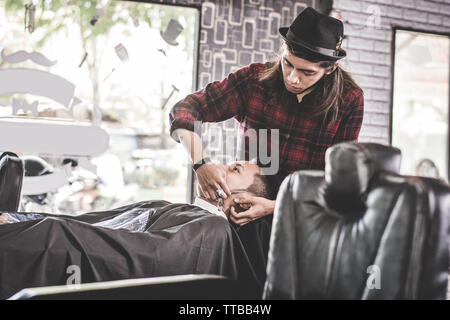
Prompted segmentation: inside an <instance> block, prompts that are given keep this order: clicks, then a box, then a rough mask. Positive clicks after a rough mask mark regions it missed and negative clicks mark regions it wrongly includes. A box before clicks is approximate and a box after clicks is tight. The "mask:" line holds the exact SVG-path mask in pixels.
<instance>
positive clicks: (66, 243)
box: [0, 162, 270, 298]
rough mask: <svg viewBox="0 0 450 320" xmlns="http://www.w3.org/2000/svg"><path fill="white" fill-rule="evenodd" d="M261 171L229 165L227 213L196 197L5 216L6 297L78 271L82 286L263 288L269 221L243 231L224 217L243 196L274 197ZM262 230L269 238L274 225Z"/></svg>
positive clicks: (1, 246)
mask: <svg viewBox="0 0 450 320" xmlns="http://www.w3.org/2000/svg"><path fill="white" fill-rule="evenodd" d="M260 173H261V172H260V168H259V167H258V166H257V165H255V164H251V163H249V162H239V163H234V164H232V165H230V166H228V168H227V183H228V186H229V187H230V189H231V190H232V191H234V192H235V193H236V194H235V195H232V196H231V197H228V198H227V199H226V200H224V201H223V204H222V205H219V207H222V208H218V207H217V205H218V203H217V201H209V200H206V199H202V198H197V199H196V201H195V202H194V204H193V205H189V204H172V203H169V202H167V201H144V202H139V203H135V204H131V205H127V206H124V207H121V208H117V209H112V210H108V211H102V212H91V213H86V214H83V215H80V216H75V217H73V216H61V215H50V214H40V213H17V212H15V213H3V214H2V215H1V218H0V219H1V221H2V222H3V224H2V225H1V226H0V286H1V287H0V298H8V297H10V296H11V295H13V294H14V293H16V292H17V291H19V290H20V289H23V288H27V287H34V286H48V285H63V284H67V283H68V282H67V281H68V279H69V278H70V274H69V273H68V270H73V268H74V266H75V267H77V268H79V270H80V273H81V274H80V279H81V282H82V283H87V282H97V281H110V280H118V279H129V278H140V277H154V276H167V275H179V274H219V275H224V276H227V277H230V278H233V279H238V280H242V281H245V282H247V283H250V285H254V286H255V287H258V288H260V287H262V284H263V281H264V280H265V265H261V266H258V264H259V263H261V262H262V263H263V264H265V258H263V259H262V260H261V259H260V258H259V256H258V255H257V257H258V258H257V259H256V260H255V259H254V258H253V257H252V256H253V255H254V254H255V252H251V251H252V250H253V249H254V248H259V247H261V245H259V244H258V243H256V244H254V243H250V242H251V241H254V242H259V241H260V240H259V239H257V237H258V236H259V234H260V233H261V227H259V225H260V224H261V223H263V221H255V223H254V224H253V222H251V223H248V224H247V225H245V226H243V227H240V226H237V225H234V224H233V223H228V221H227V219H226V217H227V216H228V215H229V214H230V212H231V208H232V207H233V206H235V205H236V203H235V202H234V199H235V198H236V196H237V195H239V194H241V193H244V194H249V195H251V196H257V197H267V196H269V193H268V190H270V188H269V186H268V185H267V180H266V179H265V177H264V176H261V175H260ZM235 207H237V206H235ZM220 209H221V210H220ZM240 210H243V209H242V208H241V209H240ZM264 225H265V224H264ZM263 229H264V230H265V232H264V234H265V237H264V239H268V237H269V234H270V226H269V227H267V226H266V227H264V228H263ZM246 230H249V232H247V231H246ZM241 235H245V236H244V237H242V236H241ZM255 237H256V238H255ZM241 238H242V239H241ZM266 246H267V245H264V248H265V247H266ZM264 251H265V250H264ZM256 253H257V254H258V252H257V250H256ZM265 254H266V253H265ZM265 254H263V255H265ZM261 270H263V271H264V272H263V274H261Z"/></svg>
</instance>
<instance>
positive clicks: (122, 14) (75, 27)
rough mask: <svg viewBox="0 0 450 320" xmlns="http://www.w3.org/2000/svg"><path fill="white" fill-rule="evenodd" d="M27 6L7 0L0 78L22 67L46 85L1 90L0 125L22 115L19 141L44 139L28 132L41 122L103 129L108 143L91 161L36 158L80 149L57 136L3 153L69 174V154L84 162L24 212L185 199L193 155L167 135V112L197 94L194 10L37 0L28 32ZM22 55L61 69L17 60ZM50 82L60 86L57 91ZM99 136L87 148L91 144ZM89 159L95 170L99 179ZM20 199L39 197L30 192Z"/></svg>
mask: <svg viewBox="0 0 450 320" xmlns="http://www.w3.org/2000/svg"><path fill="white" fill-rule="evenodd" d="M27 3H31V1H16V0H7V1H6V3H5V6H3V5H2V6H0V50H3V51H2V52H3V54H2V59H0V72H3V74H6V73H5V72H6V71H8V70H9V71H11V72H14V73H15V77H19V76H20V71H19V69H22V70H23V69H27V70H31V71H26V72H27V74H28V75H30V74H33V75H34V74H35V75H36V77H38V79H39V80H41V79H42V83H41V85H42V86H41V88H40V89H39V90H35V89H32V88H35V86H34V85H33V84H32V83H29V82H30V80H29V79H30V78H28V79H25V80H24V81H23V82H21V83H18V84H17V85H18V86H20V88H19V87H17V86H16V87H17V88H15V90H14V92H9V91H8V92H6V91H5V92H3V94H2V92H0V121H5V122H2V124H3V123H7V122H8V121H17V119H19V120H20V121H21V125H22V129H21V130H22V132H23V133H24V134H23V136H27V135H28V136H35V135H38V134H39V132H37V133H33V132H31V131H29V130H28V129H27V125H29V124H36V123H39V124H42V125H45V124H48V126H51V124H62V123H65V124H69V125H70V126H73V127H78V128H81V127H83V126H85V127H90V126H99V127H100V128H101V130H102V132H103V131H104V132H106V133H107V134H108V136H109V146H108V147H107V149H106V150H104V151H102V152H101V154H99V155H96V156H95V157H91V158H89V157H85V158H86V159H82V158H80V157H79V154H78V153H77V152H74V154H73V155H71V154H66V155H55V154H52V152H49V153H46V154H43V153H41V152H36V150H35V149H38V150H39V151H40V150H44V148H45V147H49V146H53V149H61V148H62V147H64V145H70V144H71V143H79V142H77V141H76V137H74V136H72V137H67V138H70V139H66V138H62V137H61V135H62V132H61V131H58V130H56V131H55V134H54V137H55V139H54V140H53V139H51V140H52V141H39V142H38V145H39V146H36V145H32V144H31V143H27V141H24V147H19V144H16V145H12V146H11V147H10V148H9V149H10V150H1V151H12V152H16V153H19V154H20V155H21V156H23V157H26V156H28V155H33V156H40V157H41V158H43V159H44V160H45V161H47V162H48V163H49V164H50V165H51V166H52V170H53V172H54V173H61V172H62V171H63V170H64V168H63V161H64V159H65V158H71V157H72V158H74V159H75V160H76V161H77V162H78V167H77V168H74V169H73V170H72V172H71V174H70V177H68V179H67V180H68V182H70V183H67V184H66V185H64V186H61V188H58V189H57V190H54V191H55V192H53V191H52V192H48V193H46V195H47V196H48V199H51V201H50V203H47V206H46V207H43V206H39V205H38V206H35V205H34V204H33V205H30V206H28V207H26V208H24V209H25V210H26V211H32V210H35V211H37V210H39V211H47V212H53V213H57V212H61V213H66V214H70V213H81V212H86V211H92V210H103V209H107V208H112V207H117V206H121V205H124V204H127V203H131V202H136V201H141V200H151V199H164V200H167V201H171V202H185V201H186V198H187V188H188V181H187V180H188V177H187V170H188V169H187V163H188V161H187V154H186V152H185V151H184V149H183V148H182V147H181V145H179V144H177V143H176V142H175V141H174V140H173V139H172V138H171V137H170V136H169V117H168V113H169V111H170V109H171V107H172V106H173V105H174V104H175V103H176V101H178V100H180V99H181V98H183V97H185V96H186V95H187V94H189V93H191V92H192V91H193V90H194V89H195V87H194V83H193V81H194V79H195V78H196V77H195V74H194V73H195V59H194V57H195V50H196V49H195V48H196V43H195V41H196V34H197V33H198V30H196V28H198V23H197V20H198V10H197V9H195V8H188V7H181V6H169V5H160V4H150V3H142V2H132V1H103V2H98V1H72V2H70V4H68V3H67V1H63V0H56V1H42V2H41V1H39V2H35V3H36V9H35V22H36V23H35V30H34V32H32V33H29V32H28V31H26V30H24V21H25V17H26V16H27V12H26V10H25V4H27ZM102 5H103V7H101V6H102ZM94 18H96V21H93V20H94ZM20 51H22V52H27V53H34V54H35V55H34V57H33V58H36V57H37V55H36V53H39V54H42V55H44V56H45V57H46V58H48V60H50V62H55V63H54V64H51V63H50V64H47V65H44V64H41V63H36V62H39V61H40V60H39V59H37V60H39V61H37V60H36V59H31V58H29V59H26V60H23V61H19V62H18V61H13V60H14V58H13V56H14V54H16V53H18V52H20ZM37 72H39V73H37ZM1 79H2V78H1V74H0V80H1ZM46 79H47V80H46ZM48 79H58V81H62V82H63V84H57V86H56V87H55V83H53V82H51V81H49V80H48ZM58 88H59V89H58ZM71 89H72V91H71ZM66 91H67V92H66ZM70 94H72V95H70ZM30 130H31V129H30ZM74 139H75V140H74ZM89 140H91V141H89ZM95 140H96V137H92V139H87V140H86V141H85V142H84V143H85V145H86V147H88V146H89V145H90V144H93V143H94V142H96V141H95ZM71 141H72V142H71ZM58 144H60V145H59V146H58ZM3 145H4V144H3ZM49 148H50V147H49ZM50 149H51V148H50ZM30 150H34V151H30ZM74 150H75V146H74ZM69 153H70V152H69ZM88 158H89V159H88ZM84 160H88V161H89V162H91V164H92V165H95V166H97V171H96V173H95V174H94V172H95V171H94V170H92V168H91V167H90V165H89V163H88V164H87V163H86V161H84ZM34 198H36V197H34ZM24 200H25V204H26V203H27V201H31V202H32V201H33V199H32V198H30V197H28V196H27V195H25V197H24Z"/></svg>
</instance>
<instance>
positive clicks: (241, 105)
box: [169, 65, 256, 136]
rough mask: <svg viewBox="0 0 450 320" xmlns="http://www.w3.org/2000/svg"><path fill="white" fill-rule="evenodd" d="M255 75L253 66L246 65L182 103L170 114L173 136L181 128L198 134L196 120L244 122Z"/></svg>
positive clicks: (188, 97) (176, 105) (189, 96)
mask: <svg viewBox="0 0 450 320" xmlns="http://www.w3.org/2000/svg"><path fill="white" fill-rule="evenodd" d="M255 75H256V73H255V71H254V68H253V67H252V65H250V66H246V67H244V68H242V69H239V70H238V71H236V72H234V73H231V74H229V75H228V77H227V78H225V79H224V80H222V81H216V82H213V83H210V84H208V85H207V86H206V87H205V88H204V89H203V90H200V91H198V92H195V93H193V94H190V95H188V96H187V97H186V98H184V99H183V100H181V101H179V102H178V103H177V104H175V106H174V107H173V108H172V110H171V111H170V114H169V118H170V134H171V135H172V133H173V131H175V130H176V129H180V128H183V129H187V130H190V131H194V122H195V121H202V122H220V121H224V120H227V119H230V118H232V117H237V118H238V120H239V119H242V118H243V115H244V113H245V109H246V104H247V96H248V87H249V83H250V82H251V80H252V79H254V78H255ZM172 136H173V135H172Z"/></svg>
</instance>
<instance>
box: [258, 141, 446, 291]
mask: <svg viewBox="0 0 450 320" xmlns="http://www.w3.org/2000/svg"><path fill="white" fill-rule="evenodd" d="M326 161H327V164H326V168H325V172H321V171H299V172H296V173H294V174H292V175H290V176H289V177H287V178H286V179H285V181H284V182H283V184H282V186H281V188H280V191H279V193H278V198H277V205H276V208H275V213H274V220H273V225H272V235H271V242H270V250H269V257H268V267H267V280H266V284H265V288H264V294H263V298H264V299H445V296H446V290H447V281H448V269H449V243H448V234H449V218H450V217H449V214H450V188H449V186H448V184H446V183H445V182H443V181H440V180H436V179H430V178H419V177H409V176H401V175H399V173H398V170H399V165H400V151H399V150H398V149H395V148H391V147H387V146H381V145H377V144H357V143H343V144H339V145H336V146H333V147H332V148H330V149H328V151H327V154H326ZM377 280H379V283H378V282H377Z"/></svg>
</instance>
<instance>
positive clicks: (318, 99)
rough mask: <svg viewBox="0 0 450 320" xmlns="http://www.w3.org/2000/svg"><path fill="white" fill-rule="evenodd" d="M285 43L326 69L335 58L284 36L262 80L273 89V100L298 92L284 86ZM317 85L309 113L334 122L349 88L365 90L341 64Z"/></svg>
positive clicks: (288, 98) (285, 100)
mask: <svg viewBox="0 0 450 320" xmlns="http://www.w3.org/2000/svg"><path fill="white" fill-rule="evenodd" d="M285 47H286V48H287V49H288V51H289V52H290V53H291V54H293V55H294V56H296V57H299V58H302V59H305V60H308V61H310V62H314V63H317V62H320V66H321V67H322V68H325V71H326V72H327V71H329V70H331V69H332V68H333V66H334V63H335V62H334V61H323V60H321V59H318V57H317V56H315V55H312V54H310V53H308V52H305V51H300V50H299V49H297V48H294V47H292V46H291V45H289V44H288V43H287V42H286V41H284V40H283V44H282V46H281V48H280V51H279V53H278V55H277V57H276V59H275V60H274V61H272V62H270V63H269V65H268V67H266V69H265V70H264V71H263V72H262V73H261V75H260V76H259V81H261V82H262V83H263V84H264V85H265V86H266V87H267V88H268V89H269V91H270V94H271V100H273V101H274V102H278V103H282V104H289V103H291V102H292V101H293V100H292V99H293V98H295V97H294V96H295V95H294V94H292V93H290V92H289V91H287V90H286V87H285V86H284V80H283V71H282V69H281V63H282V52H283V49H284V48H285ZM341 50H342V49H341ZM314 87H315V88H314V91H313V93H311V95H312V96H313V102H312V104H313V109H312V110H311V112H310V113H309V116H310V117H311V118H312V117H323V120H324V122H330V123H333V122H334V121H336V119H337V116H338V112H339V107H340V106H341V104H342V102H343V99H344V96H345V93H346V92H348V90H352V89H357V90H360V91H361V92H362V89H361V88H360V87H359V86H358V85H357V84H356V82H355V81H354V80H353V78H352V77H351V75H350V74H349V73H348V72H346V71H344V70H343V69H342V68H341V67H340V66H338V67H337V68H336V70H335V71H333V72H332V73H331V74H329V75H325V76H324V77H323V78H322V79H321V80H319V81H318V82H317V83H316V84H315V85H314Z"/></svg>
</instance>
